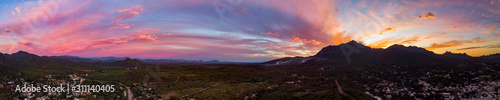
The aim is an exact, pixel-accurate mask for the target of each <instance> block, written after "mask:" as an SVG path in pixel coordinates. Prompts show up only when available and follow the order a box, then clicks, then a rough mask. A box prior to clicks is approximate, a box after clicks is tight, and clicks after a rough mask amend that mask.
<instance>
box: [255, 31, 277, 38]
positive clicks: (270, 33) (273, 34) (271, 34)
mask: <svg viewBox="0 0 500 100" xmlns="http://www.w3.org/2000/svg"><path fill="white" fill-rule="evenodd" d="M260 34H264V35H269V36H276V37H280V35H278V33H273V32H265V33H262V32H260Z"/></svg>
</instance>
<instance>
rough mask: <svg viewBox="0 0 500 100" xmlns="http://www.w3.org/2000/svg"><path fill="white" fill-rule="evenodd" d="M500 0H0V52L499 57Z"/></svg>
mask: <svg viewBox="0 0 500 100" xmlns="http://www.w3.org/2000/svg"><path fill="white" fill-rule="evenodd" d="M499 24H500V0H380V1H379V0H127V1H124V0H0V29H1V30H3V31H0V52H2V53H14V52H17V51H19V50H23V51H27V52H30V53H34V54H37V55H43V56H57V55H73V56H81V57H105V56H116V57H133V58H176V59H197V60H212V59H217V60H221V61H240V62H255V61H266V60H271V59H276V58H281V57H293V56H311V55H314V54H316V53H317V52H318V51H319V50H321V48H322V47H325V46H328V45H339V44H341V43H346V42H349V41H351V40H356V41H359V42H361V43H363V44H365V45H367V46H370V47H372V48H386V47H388V46H390V45H393V44H402V45H405V46H418V47H422V48H425V49H427V50H431V51H433V52H435V53H437V54H442V53H444V52H446V51H451V52H454V53H467V54H468V55H471V56H481V55H488V54H493V53H500V27H499Z"/></svg>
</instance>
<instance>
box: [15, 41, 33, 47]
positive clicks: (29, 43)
mask: <svg viewBox="0 0 500 100" xmlns="http://www.w3.org/2000/svg"><path fill="white" fill-rule="evenodd" d="M17 45H20V46H31V45H33V43H31V42H28V41H21V42H17Z"/></svg>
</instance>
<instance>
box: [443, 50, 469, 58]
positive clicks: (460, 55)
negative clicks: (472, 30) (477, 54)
mask: <svg viewBox="0 0 500 100" xmlns="http://www.w3.org/2000/svg"><path fill="white" fill-rule="evenodd" d="M443 56H446V57H454V58H468V57H471V56H469V55H467V54H466V53H451V52H450V51H446V52H445V53H444V54H443Z"/></svg>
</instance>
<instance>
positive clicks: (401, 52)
mask: <svg viewBox="0 0 500 100" xmlns="http://www.w3.org/2000/svg"><path fill="white" fill-rule="evenodd" d="M472 58H473V57H470V56H468V55H467V54H465V53H451V52H446V53H444V54H435V53H434V52H432V51H428V50H426V49H424V48H420V47H416V46H403V45H399V44H395V45H392V46H389V47H388V48H386V49H377V48H375V49H374V48H370V47H368V46H365V45H363V44H362V43H358V42H356V41H354V40H353V41H350V42H348V43H344V44H340V45H330V46H327V47H324V48H322V49H321V50H320V51H319V52H318V53H317V54H316V55H314V56H310V57H302V58H290V57H287V58H281V59H275V60H271V61H268V62H265V63H264V64H275V65H282V64H297V63H307V62H312V61H314V62H315V63H318V61H319V62H320V63H321V62H335V63H337V64H338V63H351V62H358V63H371V62H384V63H404V64H422V63H453V62H457V61H465V60H469V59H472ZM304 60H306V61H304ZM309 60H310V61H309Z"/></svg>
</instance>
